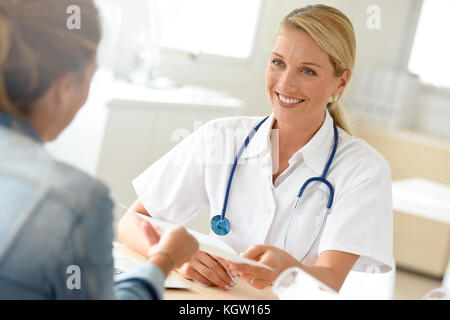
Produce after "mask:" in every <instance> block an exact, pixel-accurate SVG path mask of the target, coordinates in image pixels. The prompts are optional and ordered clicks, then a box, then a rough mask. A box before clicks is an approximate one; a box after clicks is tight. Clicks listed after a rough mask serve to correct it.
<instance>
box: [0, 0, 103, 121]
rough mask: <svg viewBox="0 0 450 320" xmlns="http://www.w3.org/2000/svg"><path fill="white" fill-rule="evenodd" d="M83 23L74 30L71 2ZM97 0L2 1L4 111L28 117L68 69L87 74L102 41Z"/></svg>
mask: <svg viewBox="0 0 450 320" xmlns="http://www.w3.org/2000/svg"><path fill="white" fill-rule="evenodd" d="M73 5H75V6H78V7H79V8H80V13H81V15H80V18H81V19H80V22H81V23H80V28H79V29H73V30H70V29H69V28H68V26H67V20H68V19H69V17H70V16H71V12H70V11H69V12H68V8H69V7H70V6H73ZM100 38H101V32H100V22H99V17H98V11H97V8H96V7H95V5H94V3H93V1H92V0H0V112H6V113H8V114H10V115H13V116H22V117H26V116H27V115H28V114H29V112H30V105H31V104H32V103H33V102H34V101H35V100H36V99H38V98H39V97H40V96H42V95H43V94H44V93H45V92H46V91H47V89H48V88H49V87H50V86H51V84H52V83H53V82H54V81H55V80H57V79H58V78H59V77H61V76H62V75H64V74H65V73H67V72H74V73H76V74H78V75H80V81H81V79H82V76H83V75H84V70H85V67H86V66H87V65H88V64H89V62H90V61H92V59H93V58H95V56H96V51H97V47H98V43H99V42H100Z"/></svg>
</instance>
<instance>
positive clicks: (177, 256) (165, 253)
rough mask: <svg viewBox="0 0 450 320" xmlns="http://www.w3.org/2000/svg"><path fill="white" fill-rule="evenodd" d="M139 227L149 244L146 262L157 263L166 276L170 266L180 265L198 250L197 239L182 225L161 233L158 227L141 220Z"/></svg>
mask: <svg viewBox="0 0 450 320" xmlns="http://www.w3.org/2000/svg"><path fill="white" fill-rule="evenodd" d="M141 228H142V230H143V232H144V235H145V237H146V238H147V240H148V241H149V243H150V244H151V247H150V249H149V250H148V252H147V257H148V258H147V262H150V263H154V264H156V265H158V266H159V267H160V268H161V269H162V270H163V272H164V274H165V275H166V276H167V275H168V273H169V272H170V271H171V270H172V268H178V267H180V266H182V265H183V264H184V263H185V262H186V261H189V259H191V257H192V256H193V255H194V254H195V253H196V252H197V251H198V242H197V240H196V239H195V238H194V237H193V236H192V235H190V234H189V233H188V232H187V231H186V229H185V228H183V227H176V228H173V229H170V230H167V231H166V232H165V233H164V234H163V233H162V232H161V230H160V229H159V228H158V227H156V228H155V227H153V226H152V225H151V224H150V223H149V222H147V221H143V222H142V223H141Z"/></svg>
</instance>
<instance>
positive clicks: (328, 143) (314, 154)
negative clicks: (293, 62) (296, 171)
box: [242, 109, 334, 175]
mask: <svg viewBox="0 0 450 320" xmlns="http://www.w3.org/2000/svg"><path fill="white" fill-rule="evenodd" d="M259 121H261V120H259ZM274 121H275V118H274V114H273V113H272V114H271V115H270V116H269V118H267V120H266V121H265V122H264V123H263V124H262V125H261V127H260V128H259V130H258V131H257V132H256V133H255V135H254V137H253V139H252V141H250V143H249V145H248V146H247V148H246V149H245V151H244V152H243V153H242V158H252V157H256V156H259V155H260V154H261V153H262V152H263V151H266V152H268V151H269V152H270V151H271V149H272V145H271V143H270V138H271V132H272V127H273V123H274ZM257 123H258V122H256V123H255V125H254V126H253V127H252V129H253V128H254V127H255V126H256V124H257ZM272 136H274V134H273V133H272ZM333 142H334V130H333V118H332V117H331V115H330V113H329V112H328V109H326V114H325V120H324V122H323V123H322V126H321V127H320V129H319V130H318V131H317V132H316V134H315V135H314V136H313V137H312V138H311V140H309V142H308V143H307V144H306V145H304V146H303V147H302V148H301V149H299V150H298V151H297V152H296V153H295V154H294V155H293V156H292V157H291V159H289V165H290V166H292V165H294V164H295V163H297V162H298V161H302V160H304V161H305V164H306V165H307V166H308V167H309V168H311V169H312V170H313V171H314V172H316V173H317V175H322V173H323V169H324V168H325V165H326V162H327V161H328V158H329V156H330V154H331V149H332V146H333Z"/></svg>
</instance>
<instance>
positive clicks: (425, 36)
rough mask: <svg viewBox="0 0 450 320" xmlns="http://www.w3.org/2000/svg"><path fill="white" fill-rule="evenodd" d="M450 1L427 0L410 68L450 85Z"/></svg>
mask: <svg viewBox="0 0 450 320" xmlns="http://www.w3.org/2000/svg"><path fill="white" fill-rule="evenodd" d="M449 13H450V1H448V0H424V2H423V6H422V10H421V14H420V18H419V23H418V25H417V31H416V36H415V39H414V44H413V48H412V51H411V57H410V61H409V66H408V67H409V71H410V72H412V73H414V74H417V75H419V77H420V79H421V80H422V82H424V83H426V84H430V85H434V86H436V87H441V88H450V41H449V40H448V39H449V38H448V31H449V30H450V19H449V16H448V15H449Z"/></svg>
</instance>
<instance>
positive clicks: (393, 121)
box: [47, 0, 450, 299]
mask: <svg viewBox="0 0 450 320" xmlns="http://www.w3.org/2000/svg"><path fill="white" fill-rule="evenodd" d="M96 3H97V5H98V8H99V10H100V13H101V16H102V21H103V39H102V43H101V47H100V50H99V55H98V63H99V70H98V72H97V73H96V75H95V77H94V80H93V82H92V87H91V93H90V96H89V99H88V101H87V104H86V105H85V107H84V108H83V109H82V110H81V111H80V112H79V113H78V115H77V117H76V119H75V120H74V121H73V122H72V124H71V125H70V126H69V127H68V128H67V129H66V130H65V131H64V132H63V134H62V135H61V136H60V137H59V138H58V140H56V141H54V142H52V143H49V144H47V148H48V150H49V151H50V152H51V153H52V154H53V155H54V156H55V157H57V158H59V159H61V160H62V161H65V162H68V163H70V164H72V165H74V166H76V167H78V168H80V169H82V170H84V171H87V172H88V173H90V174H91V175H93V176H96V177H98V178H100V179H101V180H103V181H104V182H105V183H107V184H108V185H109V186H110V188H111V193H112V196H113V198H114V201H115V203H116V209H115V223H117V221H118V219H120V217H121V216H122V214H123V213H124V211H125V210H124V209H123V208H121V207H120V206H118V204H124V205H126V206H129V205H131V203H132V202H133V201H134V200H135V199H136V194H135V193H134V191H133V188H132V186H131V181H132V180H133V179H134V178H135V177H136V176H137V175H139V174H140V173H141V172H142V171H143V170H144V169H145V168H147V167H148V166H149V165H150V164H152V163H153V162H154V161H156V160H157V159H158V158H159V157H161V156H162V155H163V154H165V153H166V152H167V151H168V150H170V149H171V148H172V147H173V146H174V145H176V144H177V143H178V142H179V141H180V140H182V139H183V138H185V137H186V136H187V135H189V134H190V133H192V132H193V131H194V130H195V129H197V128H198V127H200V126H201V125H202V124H204V123H205V122H206V121H208V120H210V119H214V118H219V117H228V116H236V115H265V114H268V113H270V112H271V107H270V104H269V102H268V99H267V96H266V90H265V69H266V65H267V62H268V59H269V55H270V52H271V49H272V44H273V41H274V39H275V34H276V31H277V28H278V25H279V23H280V21H281V20H282V18H283V17H284V16H285V15H286V14H287V13H289V12H290V11H291V10H293V9H295V8H298V7H302V6H305V5H308V4H316V3H318V2H315V1H302V0H295V1H294V0H245V1H242V0H240V1H238V0H227V1H224V0H127V1H123V0H96ZM321 3H323V4H327V5H331V6H334V7H336V8H338V9H339V10H341V11H342V12H344V13H345V14H346V15H347V16H348V17H349V18H350V19H351V20H352V22H353V25H354V28H355V32H356V37H357V58H356V67H355V70H354V74H353V78H352V80H351V82H350V85H349V87H348V88H347V90H346V91H345V93H344V96H343V100H342V103H343V105H344V106H345V107H346V109H347V110H348V111H349V113H350V115H351V117H352V119H353V125H354V129H355V135H356V136H358V137H361V138H363V139H365V140H366V141H367V142H368V143H369V144H371V145H372V146H373V147H375V148H376V149H377V150H378V151H380V152H381V153H382V154H383V155H384V156H385V157H386V159H387V160H388V161H389V163H390V165H391V168H392V180H393V195H394V209H395V214H394V227H395V230H394V231H395V233H394V239H395V243H394V259H395V262H396V267H397V268H396V272H394V274H393V275H392V276H391V277H390V279H389V281H390V282H391V284H390V285H388V287H389V288H391V289H390V290H391V291H392V290H395V291H392V292H391V293H390V294H392V295H394V296H393V297H395V298H396V299H420V298H422V297H423V296H424V295H425V294H426V293H427V292H429V290H431V289H433V288H436V287H440V286H441V284H442V283H443V282H444V281H446V279H445V278H444V275H445V270H446V268H447V265H448V263H449V252H450V125H449V124H450V76H449V75H450V60H449V58H448V57H449V56H450V45H449V42H448V41H446V38H447V35H446V34H447V33H448V31H450V22H449V19H448V18H447V15H448V13H449V12H450V1H448V0H423V1H422V0H396V1H389V0H358V1H356V0H334V1H325V0H324V1H322V2H321ZM208 213H209V211H208V208H205V209H204V210H202V211H201V212H199V214H198V215H197V216H196V217H195V218H194V219H193V220H192V221H191V222H190V223H189V224H188V227H191V228H193V229H196V230H198V231H202V232H205V233H207V232H208V218H207V215H208ZM392 283H393V285H395V286H393V285H392ZM394 287H395V289H392V288H394ZM373 290H378V289H377V288H373Z"/></svg>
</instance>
